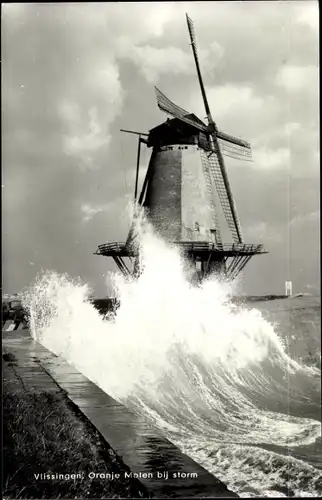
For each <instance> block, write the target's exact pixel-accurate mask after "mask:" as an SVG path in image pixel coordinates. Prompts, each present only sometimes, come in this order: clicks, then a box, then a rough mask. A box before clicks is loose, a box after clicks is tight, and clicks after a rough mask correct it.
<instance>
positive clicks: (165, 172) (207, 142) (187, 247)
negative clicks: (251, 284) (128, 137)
mask: <svg viewBox="0 0 322 500" xmlns="http://www.w3.org/2000/svg"><path fill="white" fill-rule="evenodd" d="M186 18H187V25H188V31H189V36H190V42H191V47H192V53H193V57H194V61H195V65H196V70H197V76H198V81H199V86H200V90H201V94H202V99H203V103H204V106H205V111H206V117H207V122H208V123H207V124H206V123H204V122H203V121H202V120H200V119H199V118H198V117H197V116H196V115H195V114H193V113H189V112H188V111H186V110H185V109H183V108H181V107H179V106H177V105H176V104H174V103H173V102H172V101H170V99H168V98H167V97H166V96H165V95H164V94H163V93H162V92H161V91H160V90H159V89H158V88H156V87H155V92H156V98H157V104H158V107H159V109H161V110H162V111H163V112H165V113H166V114H168V115H170V116H171V118H168V119H167V120H166V121H165V122H163V123H161V124H160V125H158V126H156V127H154V128H152V129H151V130H150V131H149V133H143V132H136V131H132V130H121V131H122V132H127V133H131V134H136V135H138V151H137V165H136V178H135V187H134V202H135V204H136V206H142V207H144V209H145V213H146V215H147V218H148V220H149V221H150V222H151V223H152V225H153V227H154V229H155V230H156V232H157V233H159V234H160V235H161V236H162V238H163V239H165V240H167V241H170V242H171V243H172V244H173V245H175V246H178V247H179V248H180V250H181V252H182V253H183V254H184V256H185V257H186V258H188V259H189V260H190V261H191V262H192V263H193V265H194V266H195V268H196V273H195V274H196V276H197V278H198V279H202V278H204V277H206V276H207V275H209V274H211V273H218V274H220V275H221V276H223V277H225V278H226V279H228V280H233V279H235V277H236V276H237V275H238V274H239V273H240V272H241V271H242V269H243V268H244V267H245V265H246V264H247V262H248V261H249V260H250V258H251V257H252V256H253V255H256V254H263V253H266V252H265V250H264V249H263V246H262V245H253V244H246V243H245V242H244V240H243V235H242V230H241V225H240V221H239V217H238V214H237V209H236V205H235V201H234V197H233V194H232V190H231V186H230V183H229V179H228V175H227V170H226V167H225V163H224V156H228V157H232V158H234V159H236V160H248V161H250V160H251V146H250V144H249V143H248V142H246V141H244V140H241V139H238V138H236V137H233V136H231V135H228V134H226V133H224V132H221V131H220V130H218V127H217V124H216V123H215V121H214V120H213V118H212V114H211V111H210V108H209V104H208V99H207V95H206V91H205V88H204V84H203V80H202V76H201V71H200V64H199V58H198V52H197V45H196V37H195V31H194V26H193V23H192V21H191V19H190V18H189V16H188V15H186ZM143 144H145V145H146V146H147V147H148V148H152V153H151V158H150V162H149V166H148V169H147V172H146V175H145V179H144V181H143V184H142V188H141V192H140V194H139V195H138V179H139V169H140V153H141V147H142V145H143ZM219 213H221V215H222V219H224V220H225V223H226V226H227V228H228V230H229V233H230V239H231V241H230V242H223V241H222V231H221V226H222V224H221V223H220V221H219ZM133 227H134V225H133V226H132V228H131V229H130V232H129V236H128V238H127V241H126V242H123V243H121V242H109V243H105V244H103V245H99V247H98V249H97V251H96V252H95V254H96V255H103V256H107V257H113V259H114V261H115V262H116V264H117V265H118V267H119V269H120V270H121V271H122V272H123V273H124V274H133V273H136V272H138V266H139V255H138V250H137V247H136V246H135V245H133V238H134V236H133V234H134V231H133ZM126 257H127V258H128V259H129V261H130V266H128V265H127V263H126V262H125V258H126Z"/></svg>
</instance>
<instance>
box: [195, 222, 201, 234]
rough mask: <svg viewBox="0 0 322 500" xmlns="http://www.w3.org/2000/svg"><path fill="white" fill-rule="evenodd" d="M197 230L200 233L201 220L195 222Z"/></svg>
mask: <svg viewBox="0 0 322 500" xmlns="http://www.w3.org/2000/svg"><path fill="white" fill-rule="evenodd" d="M195 231H196V233H200V226H199V222H195Z"/></svg>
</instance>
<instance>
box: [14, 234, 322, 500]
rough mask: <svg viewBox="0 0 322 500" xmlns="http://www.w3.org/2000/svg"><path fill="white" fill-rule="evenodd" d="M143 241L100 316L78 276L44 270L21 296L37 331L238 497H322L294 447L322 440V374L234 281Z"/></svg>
mask: <svg viewBox="0 0 322 500" xmlns="http://www.w3.org/2000/svg"><path fill="white" fill-rule="evenodd" d="M140 241H141V243H140V245H141V255H142V268H143V272H142V274H141V275H140V276H139V277H138V278H136V279H126V278H125V277H123V276H120V275H119V274H113V275H111V276H110V279H111V280H112V282H113V286H114V289H115V293H116V295H117V297H118V298H119V299H120V306H119V308H118V309H117V311H116V313H115V314H114V315H109V316H107V317H105V318H103V317H102V316H100V315H99V314H98V312H97V310H96V309H95V308H94V307H93V305H92V304H91V302H90V301H89V296H90V293H91V290H90V289H89V287H88V286H87V285H86V284H84V283H82V282H81V280H73V279H71V278H70V277H68V276H67V275H59V274H57V273H55V272H45V273H43V274H41V275H40V276H38V278H37V280H36V282H35V284H34V285H33V286H32V287H31V288H30V289H29V290H28V291H26V292H25V293H24V294H23V297H22V299H23V304H24V307H25V308H26V309H27V310H28V312H29V318H30V328H31V332H32V335H33V336H34V338H35V339H36V340H38V341H39V342H40V343H42V344H43V345H44V346H45V347H47V348H48V349H50V350H51V351H53V352H54V353H55V354H57V355H60V356H62V357H63V358H65V359H66V360H67V361H68V362H69V363H71V364H72V365H74V366H75V367H76V368H77V369H78V370H79V371H81V372H82V373H83V374H84V375H86V376H87V377H88V378H89V379H90V380H92V381H93V382H95V383H96V384H97V385H98V386H100V387H101V388H102V389H103V390H104V391H106V392H107V393H109V394H111V396H113V397H114V398H115V399H117V400H119V401H121V402H123V403H124V404H125V405H126V406H128V407H130V408H131V409H133V410H134V411H136V412H137V413H140V414H142V415H144V416H145V417H146V418H147V419H149V421H151V422H152V423H153V424H155V425H156V426H158V427H159V428H160V429H162V431H163V433H164V434H165V435H166V436H167V437H168V438H169V439H170V440H171V441H172V442H174V443H175V444H176V445H177V446H178V447H179V448H180V449H181V450H182V451H184V452H186V453H187V454H188V455H189V456H191V457H192V458H193V459H195V460H196V461H197V462H199V463H201V464H202V465H203V466H204V467H205V468H206V469H208V470H209V471H210V472H212V473H213V474H214V475H216V476H217V477H218V478H220V479H222V480H223V481H224V482H225V483H226V484H227V485H228V487H229V488H230V489H232V490H234V491H237V492H238V493H239V494H240V495H241V496H252V495H261V496H272V495H273V496H274V495H277V494H279V495H280V496H288V494H290V492H291V493H292V495H296V496H301V495H302V494H304V493H305V494H306V495H308V494H310V495H311V496H312V495H313V496H319V494H321V493H322V487H321V483H322V476H321V471H320V470H319V469H318V468H317V467H316V466H315V465H314V464H312V463H308V462H307V461H306V460H305V456H302V455H301V454H299V453H297V450H301V449H303V447H304V448H305V447H310V446H315V443H317V438H319V437H320V436H321V424H320V423H319V421H318V416H317V415H318V413H319V400H320V399H319V397H320V374H321V373H320V370H319V369H318V368H316V367H312V366H311V367H309V366H305V365H304V364H301V363H299V362H297V361H295V360H294V359H291V358H290V357H289V356H288V355H287V354H286V351H285V346H284V341H283V339H282V338H280V337H279V336H278V333H277V332H276V331H275V329H274V327H273V326H272V325H271V324H270V323H269V322H267V321H266V320H265V319H264V318H263V317H262V315H261V313H260V312H259V311H257V310H256V309H246V308H242V307H237V306H236V305H233V304H232V303H231V302H230V301H229V295H230V294H231V293H232V291H233V290H232V288H231V286H228V285H227V284H224V283H220V282H218V281H217V280H216V279H215V278H212V279H209V280H207V281H205V282H204V283H203V284H201V285H200V286H194V285H192V284H191V281H189V279H187V272H189V269H188V267H187V265H186V263H185V262H183V260H182V259H181V257H180V255H179V253H178V251H177V250H176V249H174V248H171V246H169V245H168V244H166V243H165V242H164V241H162V240H161V239H160V238H159V237H157V236H156V235H155V234H153V232H152V231H151V228H149V227H148V226H145V227H144V228H142V229H141V236H140ZM299 457H300V458H299ZM303 492H304V493H303Z"/></svg>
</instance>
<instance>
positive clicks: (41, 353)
mask: <svg viewBox="0 0 322 500" xmlns="http://www.w3.org/2000/svg"><path fill="white" fill-rule="evenodd" d="M2 341H3V348H5V350H6V351H7V352H10V353H11V354H13V355H14V356H15V358H16V359H17V360H18V368H17V369H18V370H19V375H20V377H21V379H22V380H23V382H24V384H25V385H26V386H27V387H28V384H29V385H30V386H32V387H38V388H41V389H44V390H46V388H47V387H48V380H47V381H46V380H44V376H43V375H42V373H43V371H42V372H41V370H40V368H42V369H43V370H44V371H45V372H47V374H49V375H50V377H51V378H52V380H53V381H54V383H55V384H56V385H57V388H60V389H61V390H63V391H65V393H66V395H67V396H68V398H69V399H70V400H71V401H72V402H73V403H74V404H75V405H76V406H77V407H78V408H79V409H80V411H81V412H82V413H83V415H84V416H85V417H86V418H87V419H88V420H89V421H90V422H91V423H92V424H93V425H94V426H95V428H96V429H97V430H98V431H99V432H100V434H101V435H102V437H103V438H104V439H105V441H106V442H107V443H108V444H109V445H110V446H111V447H112V448H113V450H114V451H115V452H116V453H117V455H119V456H120V457H121V458H122V460H123V462H124V463H125V464H126V465H127V466H128V467H129V469H130V471H131V472H129V473H128V474H129V475H132V477H134V478H138V479H139V481H140V482H141V483H142V484H143V485H144V486H145V487H146V488H147V489H148V491H149V493H150V495H151V497H157V498H200V497H202V498H219V497H221V498H223V497H224V498H235V497H238V495H237V494H236V493H233V492H231V491H229V490H228V489H227V487H226V485H225V484H223V483H222V482H221V481H219V480H218V479H217V478H216V477H215V476H213V475H212V474H210V473H209V472H207V471H206V470H205V469H203V468H202V467H201V466H200V465H198V464H197V463H196V462H194V461H193V460H192V459H190V458H189V457H188V456H186V455H184V454H183V453H181V452H180V451H179V450H178V448H176V447H175V446H174V445H173V444H172V443H171V442H170V441H168V440H167V439H165V438H164V437H163V436H162V435H161V433H160V431H158V430H157V429H156V428H154V427H153V426H151V425H150V424H147V422H146V421H145V420H144V418H142V417H139V416H137V415H135V414H134V413H133V412H131V411H129V410H128V409H127V408H125V407H124V406H123V405H121V404H120V403H119V402H117V401H116V400H114V399H113V398H111V397H110V396H109V395H108V394H106V393H105V392H104V391H102V390H101V389H100V388H99V387H98V386H97V385H95V384H93V383H92V382H90V381H89V380H88V379H87V378H86V377H85V376H84V375H82V374H81V373H80V372H79V371H77V370H76V369H75V368H73V367H72V366H71V365H69V364H68V363H66V362H65V361H64V360H63V359H61V358H59V357H57V356H55V355H54V354H53V353H51V352H50V351H48V350H47V349H45V348H44V347H43V346H42V345H41V344H39V343H38V342H36V341H35V340H33V339H32V338H31V336H30V334H29V331H28V330H15V331H6V332H3V333H2ZM96 473H98V471H93V474H96ZM106 479H110V480H113V478H112V477H111V478H109V477H107V478H102V480H106Z"/></svg>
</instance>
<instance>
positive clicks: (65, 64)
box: [2, 2, 319, 293]
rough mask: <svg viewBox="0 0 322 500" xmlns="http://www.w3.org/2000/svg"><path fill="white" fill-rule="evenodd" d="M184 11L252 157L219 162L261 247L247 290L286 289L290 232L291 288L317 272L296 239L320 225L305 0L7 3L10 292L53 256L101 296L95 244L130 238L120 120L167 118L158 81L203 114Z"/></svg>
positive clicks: (128, 150)
mask: <svg viewBox="0 0 322 500" xmlns="http://www.w3.org/2000/svg"><path fill="white" fill-rule="evenodd" d="M186 11H187V12H189V14H190V16H191V17H192V18H193V20H194V22H195V26H196V30H197V39H198V44H199V51H200V59H201V62H202V67H203V72H204V75H205V82H206V86H207V89H208V94H209V100H210V103H211V107H212V109H213V112H214V114H215V117H216V118H217V119H218V124H219V126H220V128H222V129H225V130H227V132H231V133H233V134H239V135H241V136H243V137H245V139H247V140H249V141H250V142H252V144H253V145H254V163H253V164H246V165H245V164H239V165H238V164H237V165H236V163H234V162H228V168H229V172H230V175H231V181H232V184H233V188H234V192H235V194H236V201H237V204H238V207H239V212H240V216H241V219H242V223H243V227H244V233H245V237H247V239H249V240H256V241H258V240H261V239H262V240H263V242H264V243H265V244H266V246H268V247H269V250H270V252H271V253H270V255H269V256H267V257H266V256H263V257H261V258H258V259H257V260H256V262H254V264H251V265H250V266H249V270H248V271H247V274H246V277H245V280H246V281H245V283H246V285H247V288H248V289H249V290H250V291H254V290H255V292H256V291H258V292H259V293H262V292H265V291H278V290H279V289H280V287H281V286H282V285H283V280H284V277H285V279H286V276H285V275H286V273H287V271H288V268H289V263H288V256H289V254H290V253H289V245H290V242H291V243H292V245H293V246H294V250H293V264H292V265H293V274H294V280H295V285H296V286H298V287H303V286H304V285H305V284H307V283H310V282H311V283H313V282H314V283H316V282H317V281H318V278H317V276H315V275H316V274H317V269H318V268H317V259H316V252H317V250H316V248H315V246H314V247H313V246H310V248H309V249H308V248H307V243H305V244H304V243H303V242H302V243H301V241H302V238H301V235H305V237H306V238H308V237H309V238H310V240H311V241H314V242H316V241H317V238H316V235H317V231H318V229H317V228H318V224H317V219H316V217H314V216H312V214H315V213H317V211H318V207H319V197H318V160H319V157H318V135H317V134H318V111H317V103H318V95H317V78H318V77H317V67H318V49H317V47H318V44H317V36H318V29H317V22H316V16H317V7H316V4H315V3H314V2H252V3H250V2H210V3H209V2H207V3H204V2H198V3H189V2H188V3H181V2H179V3H162V2H161V3H156V4H154V3H147V4H144V5H143V4H129V3H124V4H123V3H105V4H95V3H94V4H85V3H83V4H81V3H80V4H67V3H66V4H12V5H9V4H7V5H5V6H3V17H2V60H3V91H2V92H3V94H2V97H3V127H2V133H3V141H2V146H3V181H2V182H3V185H4V187H3V259H4V274H3V277H4V288H5V290H6V289H7V290H8V291H13V292H14V291H17V290H19V289H20V288H21V287H22V286H25V285H27V284H28V283H29V282H30V281H31V280H32V279H33V278H34V275H35V273H36V272H37V271H39V270H40V269H41V268H55V269H56V270H58V271H60V272H64V271H66V272H68V273H69V274H71V275H81V276H82V277H83V278H84V279H85V280H87V281H89V282H90V283H91V284H92V285H93V286H94V287H96V290H97V291H98V293H104V290H105V285H104V279H103V277H102V275H103V274H105V272H106V270H107V269H109V268H111V267H110V265H109V264H108V263H107V260H106V259H103V258H99V257H95V256H93V255H92V253H93V251H95V249H96V245H97V244H98V243H102V242H104V241H105V240H108V239H114V238H115V239H121V240H124V239H125V237H126V231H127V227H128V224H129V217H128V213H127V211H126V206H127V203H128V201H129V199H130V198H131V196H132V195H133V194H132V193H133V180H134V163H135V154H136V140H135V138H134V137H131V136H122V135H121V134H120V133H119V129H120V128H121V127H124V128H133V129H137V130H142V131H146V130H148V129H149V128H152V127H153V126H155V125H156V124H157V123H160V122H161V121H162V120H163V119H164V115H162V113H160V112H159V111H158V110H157V108H156V105H155V97H154V94H153V84H156V85H158V86H160V88H161V89H162V90H164V91H165V92H166V93H167V94H169V97H170V98H171V99H173V100H174V101H176V102H178V104H180V105H181V106H183V107H185V108H188V109H192V110H194V111H196V112H198V114H199V116H200V117H203V115H204V111H203V108H202V102H201V99H200V95H199V90H198V86H197V80H196V75H195V70H194V66H193V60H192V57H191V53H190V47H189V40H188V35H187V30H186V25H185V19H184V13H185V12H186ZM183 82H184V87H183ZM183 88H184V92H183V91H182V89H183ZM147 162H148V152H146V151H143V153H142V165H145V166H146V165H147ZM143 170H144V168H142V173H143V174H144V171H143ZM305 193H306V194H305ZM310 214H311V215H310ZM305 215H307V216H308V217H307V219H303V220H302V222H300V221H301V219H299V217H301V216H305ZM293 218H294V221H295V222H293V224H290V222H291V221H292V220H293ZM296 221H297V222H296ZM290 231H291V233H290ZM290 234H291V236H290ZM306 252H308V253H309V254H310V259H306V257H305V255H306ZM302 268H303V269H304V271H301V273H300V272H299V271H296V269H302ZM272 269H275V270H276V275H275V276H274V273H273V272H272ZM259 273H263V279H260V277H259V276H258V274H259ZM314 280H315V281H314ZM263 283H265V284H264V285H263ZM263 287H264V288H265V289H264V290H263ZM255 292H254V293H255Z"/></svg>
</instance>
